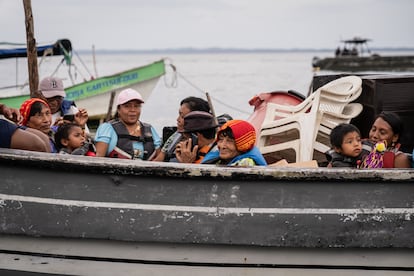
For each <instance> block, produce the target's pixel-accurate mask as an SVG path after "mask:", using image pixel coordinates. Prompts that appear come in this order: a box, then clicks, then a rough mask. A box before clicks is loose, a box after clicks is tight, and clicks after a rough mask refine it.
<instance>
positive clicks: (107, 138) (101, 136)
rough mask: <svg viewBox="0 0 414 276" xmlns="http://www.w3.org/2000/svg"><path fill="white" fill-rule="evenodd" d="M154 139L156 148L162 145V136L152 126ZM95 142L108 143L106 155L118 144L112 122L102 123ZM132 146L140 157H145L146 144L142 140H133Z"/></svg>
mask: <svg viewBox="0 0 414 276" xmlns="http://www.w3.org/2000/svg"><path fill="white" fill-rule="evenodd" d="M151 133H152V139H153V140H154V148H155V149H158V148H160V147H161V138H160V136H159V135H158V133H157V132H156V131H155V129H154V127H153V126H151ZM95 142H103V143H106V144H108V149H107V150H106V156H108V155H109V153H111V151H113V150H114V148H115V146H116V144H117V143H118V135H117V134H116V132H115V129H114V128H113V127H112V125H111V124H110V123H103V124H101V125H100V126H99V127H98V129H97V130H96V134H95ZM132 146H133V148H134V151H135V150H137V152H139V155H138V157H139V158H140V159H143V158H144V144H143V143H142V142H138V141H133V142H132Z"/></svg>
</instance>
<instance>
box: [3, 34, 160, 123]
mask: <svg viewBox="0 0 414 276" xmlns="http://www.w3.org/2000/svg"><path fill="white" fill-rule="evenodd" d="M37 53H38V54H39V58H43V57H46V56H50V55H63V56H64V59H65V60H67V61H66V62H67V63H68V68H69V69H68V70H69V72H68V73H69V74H73V73H72V72H70V70H71V68H72V67H74V66H73V64H72V44H71V42H70V41H69V40H67V39H64V40H58V41H57V42H56V43H54V44H48V45H42V46H39V47H37ZM26 56H27V50H26V48H19V47H17V48H13V49H3V50H2V51H0V58H25V57H26ZM62 62H63V60H62ZM58 66H60V65H58ZM165 66H166V64H165V60H163V59H161V60H158V61H155V62H153V63H150V64H146V65H143V66H138V67H134V68H130V69H128V70H126V71H122V72H117V73H115V74H112V75H109V76H102V77H91V78H90V79H83V80H82V81H80V82H76V83H73V84H72V85H68V86H66V87H65V92H66V99H68V100H71V101H75V102H76V104H77V105H78V106H79V107H83V108H86V109H87V110H88V114H89V117H90V119H92V120H94V119H102V118H104V117H105V116H106V115H107V113H108V110H110V107H109V106H110V102H111V99H113V98H114V96H116V93H119V92H120V90H122V89H125V88H134V89H136V90H138V91H139V92H140V93H141V95H142V97H143V99H144V100H147V99H148V98H149V96H150V95H151V93H152V90H153V89H154V88H155V86H156V84H157V83H158V80H159V79H160V78H161V77H162V76H163V75H164V74H165V72H166V71H165ZM41 77H45V76H41ZM5 88H7V90H6V89H0V92H1V95H0V102H1V103H3V104H6V105H7V106H10V107H13V108H19V107H20V105H21V103H22V102H24V101H25V100H26V99H28V98H29V97H30V92H29V91H28V90H27V88H28V87H27V84H26V85H15V86H7V87H5ZM22 88H26V90H23V89H22Z"/></svg>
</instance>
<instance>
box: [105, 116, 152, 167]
mask: <svg viewBox="0 0 414 276" xmlns="http://www.w3.org/2000/svg"><path fill="white" fill-rule="evenodd" d="M109 123H110V124H111V125H112V127H113V128H114V130H115V132H116V134H117V135H118V142H117V144H116V147H118V148H120V149H121V150H122V151H124V152H126V153H128V154H129V155H130V156H131V157H132V159H135V158H138V157H137V156H138V154H137V153H134V147H133V142H134V141H137V142H141V143H143V145H144V157H143V160H147V159H148V158H149V157H150V156H151V154H152V153H153V152H154V150H155V147H154V139H153V137H152V132H151V125H150V124H147V123H142V122H139V123H140V125H141V133H142V134H143V136H134V135H131V134H129V132H128V129H127V128H126V126H125V125H124V124H123V123H122V122H121V121H119V120H117V119H115V120H111V121H110V122H109ZM109 156H110V157H115V158H122V157H120V156H119V154H118V152H116V151H112V152H111V153H110V154H109Z"/></svg>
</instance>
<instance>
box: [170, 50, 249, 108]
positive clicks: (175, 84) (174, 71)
mask: <svg viewBox="0 0 414 276" xmlns="http://www.w3.org/2000/svg"><path fill="white" fill-rule="evenodd" d="M164 61H165V64H166V65H168V66H169V67H170V68H171V69H172V77H171V81H170V82H169V83H167V80H166V77H165V76H166V75H167V74H165V76H164V83H165V86H166V87H167V88H177V87H178V78H177V77H180V78H181V79H183V80H184V81H185V82H187V84H189V85H190V86H192V87H193V88H194V89H195V90H196V91H197V92H199V93H200V94H202V95H203V96H205V95H206V93H207V92H206V91H205V90H203V89H201V88H200V87H198V86H197V85H195V84H194V83H193V82H191V81H190V80H188V79H187V78H186V77H184V75H183V74H181V73H180V72H178V71H177V67H176V66H175V65H174V64H173V63H172V60H171V59H170V58H164ZM209 97H210V98H211V99H213V100H215V101H216V102H217V103H219V104H221V105H223V106H225V107H227V108H230V109H232V110H235V111H238V112H240V113H243V114H246V115H250V114H251V112H247V111H245V110H241V109H238V108H236V107H234V106H231V105H229V104H226V103H225V102H223V101H220V100H219V99H217V98H215V97H211V96H209Z"/></svg>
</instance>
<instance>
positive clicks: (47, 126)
mask: <svg viewBox="0 0 414 276" xmlns="http://www.w3.org/2000/svg"><path fill="white" fill-rule="evenodd" d="M20 114H21V116H22V117H23V119H22V121H21V122H20V124H21V125H22V126H24V127H27V128H32V129H37V130H40V131H41V132H43V133H44V134H46V135H47V136H48V137H49V144H50V148H51V152H54V153H56V152H57V150H56V145H55V142H54V138H53V135H54V131H55V130H54V129H52V128H51V124H52V113H51V111H50V108H49V105H48V104H47V102H45V101H44V100H42V99H39V98H31V99H28V100H26V101H24V102H23V103H22V105H21V107H20Z"/></svg>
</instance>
